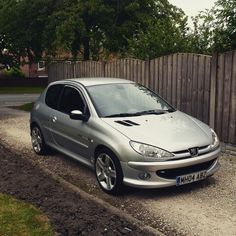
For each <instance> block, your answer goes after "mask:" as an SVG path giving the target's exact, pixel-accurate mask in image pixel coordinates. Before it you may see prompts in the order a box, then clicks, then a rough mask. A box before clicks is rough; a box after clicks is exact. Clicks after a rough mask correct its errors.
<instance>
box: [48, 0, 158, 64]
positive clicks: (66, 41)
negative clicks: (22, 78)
mask: <svg viewBox="0 0 236 236" xmlns="http://www.w3.org/2000/svg"><path fill="white" fill-rule="evenodd" d="M154 9H155V0H129V1H124V0H79V1H68V0H65V1H64V6H63V9H61V10H60V11H58V12H55V14H53V15H52V16H51V17H50V23H49V26H48V28H52V29H56V35H55V37H54V39H53V40H52V41H51V43H50V44H49V45H48V46H49V48H50V49H52V48H54V49H55V47H58V46H61V45H64V46H65V47H66V49H69V50H70V51H71V52H72V55H73V57H74V58H76V57H77V53H78V52H79V51H82V52H83V59H84V60H88V59H90V58H91V57H92V58H93V59H96V60H97V59H99V57H100V55H101V54H102V55H104V54H105V52H108V53H124V52H126V51H127V50H128V47H129V39H131V38H133V37H134V36H135V35H137V33H138V32H139V30H141V29H144V28H145V27H147V23H148V21H147V19H149V18H151V17H152V16H153V15H154ZM46 41H47V40H46Z"/></svg>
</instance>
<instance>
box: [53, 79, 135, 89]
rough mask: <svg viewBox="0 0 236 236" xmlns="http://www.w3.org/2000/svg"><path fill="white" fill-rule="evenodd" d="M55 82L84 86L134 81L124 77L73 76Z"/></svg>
mask: <svg viewBox="0 0 236 236" xmlns="http://www.w3.org/2000/svg"><path fill="white" fill-rule="evenodd" d="M57 82H58V83H66V82H72V83H79V84H82V85H83V86H85V87H88V86H94V85H102V84H124V83H126V84H128V83H134V82H133V81H130V80H126V79H119V78H109V77H89V78H73V79H66V80H61V81H57ZM57 82H56V83H57Z"/></svg>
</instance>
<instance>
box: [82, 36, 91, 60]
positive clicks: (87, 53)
mask: <svg viewBox="0 0 236 236" xmlns="http://www.w3.org/2000/svg"><path fill="white" fill-rule="evenodd" d="M83 45H84V60H85V61H87V60H89V56H90V50H89V38H88V37H84V39H83Z"/></svg>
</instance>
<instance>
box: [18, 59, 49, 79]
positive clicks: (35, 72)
mask: <svg viewBox="0 0 236 236" xmlns="http://www.w3.org/2000/svg"><path fill="white" fill-rule="evenodd" d="M21 70H22V72H23V73H24V74H25V76H26V77H27V78H43V77H48V71H47V68H46V66H45V61H39V62H38V63H34V64H31V65H29V64H25V65H24V66H21Z"/></svg>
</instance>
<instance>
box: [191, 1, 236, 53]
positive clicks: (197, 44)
mask: <svg viewBox="0 0 236 236" xmlns="http://www.w3.org/2000/svg"><path fill="white" fill-rule="evenodd" d="M235 9H236V1H235V0H218V1H217V2H216V3H215V5H214V7H213V8H212V9H210V10H206V11H203V12H200V14H199V15H198V16H196V17H195V18H194V19H193V20H194V32H193V34H192V48H193V50H194V51H196V52H198V53H208V54H212V53H213V52H223V51H228V50H234V49H236V30H235V25H236V11H235Z"/></svg>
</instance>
